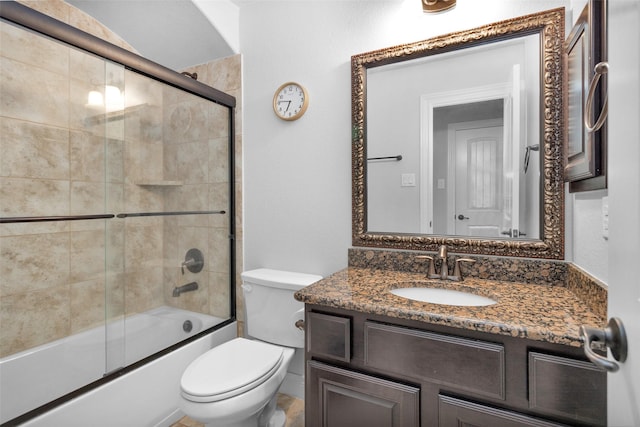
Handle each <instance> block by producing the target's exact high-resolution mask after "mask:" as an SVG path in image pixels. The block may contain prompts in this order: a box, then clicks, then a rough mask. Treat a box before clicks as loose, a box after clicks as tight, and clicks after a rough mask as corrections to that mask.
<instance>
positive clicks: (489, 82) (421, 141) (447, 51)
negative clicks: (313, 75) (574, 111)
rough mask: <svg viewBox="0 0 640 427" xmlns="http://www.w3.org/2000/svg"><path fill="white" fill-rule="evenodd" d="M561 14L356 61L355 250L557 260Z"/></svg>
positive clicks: (560, 241)
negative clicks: (446, 250)
mask: <svg viewBox="0 0 640 427" xmlns="http://www.w3.org/2000/svg"><path fill="white" fill-rule="evenodd" d="M563 39H564V9H554V10H551V11H546V12H541V13H536V14H533V15H528V16H524V17H520V18H514V19H511V20H508V21H502V22H498V23H495V24H491V25H487V26H484V27H480V28H476V29H472V30H468V31H463V32H459V33H452V34H448V35H445V36H440V37H436V38H433V39H429V40H425V41H420V42H416V43H410V44H406V45H401V46H395V47H391V48H387V49H381V50H377V51H373V52H367V53H363V54H360V55H355V56H353V57H352V60H351V70H352V102H353V106H352V114H353V117H352V120H353V145H352V168H353V177H352V178H353V245H354V246H367V247H379V248H396V249H414V250H436V249H437V247H438V246H439V245H441V244H447V245H448V246H449V247H450V249H451V250H452V251H458V252H464V253H476V254H487V255H505V256H523V257H536V258H548V259H563V258H564V209H563V207H564V197H563V177H562V170H563V168H562V166H563V165H562V161H563V157H562V148H561V147H562V135H563V134H562V129H563V127H562V88H563V81H564V76H563V65H562V43H563Z"/></svg>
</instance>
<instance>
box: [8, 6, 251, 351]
mask: <svg viewBox="0 0 640 427" xmlns="http://www.w3.org/2000/svg"><path fill="white" fill-rule="evenodd" d="M24 3H26V4H27V5H29V6H32V7H34V8H37V9H39V10H40V11H44V12H45V13H48V14H50V15H52V16H54V17H56V18H57V19H61V20H63V21H64V22H70V23H72V24H73V25H76V26H77V27H78V28H81V29H87V28H90V29H91V31H92V32H94V33H97V35H100V36H103V38H107V39H108V40H110V41H115V42H116V43H117V44H119V45H121V46H125V47H126V43H124V42H122V41H121V40H119V39H118V38H117V37H116V36H113V35H112V36H110V37H107V35H109V32H108V30H106V29H105V28H104V27H102V26H101V25H96V23H95V21H93V20H92V19H91V18H88V17H86V16H85V15H84V14H82V13H81V12H79V11H77V10H76V9H75V8H73V7H71V6H68V5H67V4H66V3H64V2H61V1H58V0H51V1H37V2H24ZM0 25H1V26H0V30H1V31H2V34H1V35H0V36H1V37H2V54H1V57H0V61H2V62H1V64H0V65H1V68H0V93H1V94H2V96H1V97H0V215H1V216H3V217H7V216H23V215H69V214H89V213H100V212H109V213H115V212H137V211H163V210H185V209H188V210H200V209H206V210H218V209H225V210H226V206H227V203H228V194H227V193H228V178H227V176H228V172H227V171H228V169H227V168H228V166H227V164H226V161H227V153H226V150H227V147H226V139H225V134H226V132H228V128H227V119H226V117H225V115H226V112H224V111H223V110H224V109H223V108H221V107H219V106H216V105H213V104H212V103H209V102H202V101H201V100H196V99H195V97H193V96H188V97H185V96H184V95H179V94H178V91H176V90H174V89H171V88H169V89H167V88H166V87H165V86H163V85H160V84H159V83H157V82H154V81H152V80H149V79H145V78H140V77H137V76H135V75H132V74H131V73H129V72H127V75H126V76H125V71H124V70H122V69H121V68H119V67H107V68H106V70H105V67H104V66H103V65H102V62H101V61H99V60H97V59H95V58H92V57H90V56H88V55H84V54H81V53H78V52H76V51H75V50H69V49H68V48H66V47H60V45H58V44H56V43H53V42H51V41H49V40H46V39H43V38H41V37H38V36H35V35H33V34H30V33H22V32H20V31H18V30H16V29H15V28H14V27H13V26H10V25H8V24H5V23H2V24H0ZM16 40H21V41H22V42H23V43H26V45H27V46H29V48H28V49H25V48H15V49H14V48H12V47H11V46H14V45H15V44H14V43H13V42H14V41H16ZM10 42H11V43H10ZM70 70H72V72H70ZM194 70H197V72H198V74H199V75H200V78H199V80H200V81H202V82H204V83H206V84H209V85H212V86H214V87H216V88H218V89H221V90H223V91H225V92H227V93H231V94H233V95H235V96H236V97H237V99H238V100H240V99H241V96H240V95H241V92H240V91H241V87H240V82H241V79H240V76H241V59H240V56H239V55H237V56H233V57H230V58H224V59H222V60H219V61H214V62H211V63H208V64H203V65H200V66H197V67H194ZM125 79H126V82H127V102H128V106H131V105H134V104H135V105H137V103H138V102H139V99H135V98H136V95H137V94H144V101H145V105H144V106H143V107H138V108H137V109H135V110H134V111H133V112H131V113H128V114H127V118H126V119H125V120H108V121H105V120H104V119H102V118H100V117H103V116H101V115H100V114H99V113H100V112H99V111H90V110H89V109H87V107H86V106H85V104H86V96H87V93H88V91H89V90H92V89H93V88H96V87H100V86H103V85H104V83H105V81H106V82H108V83H110V84H115V85H120V86H121V85H122V83H123V82H124V81H125ZM221 111H223V112H222V113H221ZM240 111H241V109H240V108H238V109H237V110H236V114H237V117H240ZM96 117H99V118H96ZM240 129H241V126H239V120H237V121H236V132H237V136H236V144H237V148H236V156H237V165H236V166H235V171H236V172H235V176H236V179H237V184H236V188H237V189H238V190H236V191H237V194H236V197H237V199H236V200H237V214H236V215H237V217H236V221H237V224H238V226H237V230H236V236H237V238H236V242H237V244H238V250H237V253H238V254H241V250H242V245H241V238H242V231H241V230H242V229H241V224H242V221H241V218H242V210H241V193H240V190H239V189H240V188H241V183H240V178H241V170H240V166H239V165H241V134H242V133H241V131H240ZM105 165H106V166H105ZM168 180H170V181H174V182H172V183H176V181H177V182H178V183H180V184H181V185H176V186H173V185H157V184H158V183H160V184H166V181H168ZM149 184H152V185H149ZM226 221H228V217H227V216H222V215H220V216H213V217H209V216H198V217H195V216H193V217H192V216H189V217H170V218H162V217H159V218H158V217H156V218H127V219H113V220H107V221H101V220H98V221H79V222H46V223H35V224H4V225H2V226H0V255H1V256H0V328H1V330H2V333H1V334H0V357H2V356H6V355H8V354H13V353H15V352H17V351H20V350H24V349H28V348H31V347H33V346H36V345H39V344H42V343H46V342H49V341H52V340H55V339H58V338H61V337H64V336H66V335H69V334H72V333H74V332H77V331H80V330H84V329H87V328H90V327H94V326H95V325H98V324H101V323H103V322H104V317H105V310H106V314H107V316H108V318H113V317H117V316H121V315H122V314H124V313H127V314H129V313H134V312H139V311H144V310H147V309H150V308H153V307H157V306H161V305H173V306H176V307H181V308H186V309H190V310H195V311H199V312H204V313H209V314H212V315H215V316H219V317H226V316H228V315H229V313H228V304H227V302H228V296H229V289H228V288H229V285H228V273H229V267H228V265H229V255H228V251H227V250H226V248H227V241H228V240H227V239H228V234H229V233H228V226H227V224H228V223H227V222H226ZM191 247H197V248H199V249H201V250H202V251H203V253H204V254H205V258H206V262H205V269H204V270H203V271H202V272H201V273H197V274H193V273H189V272H187V273H186V274H185V275H184V276H183V275H182V274H181V273H180V268H179V267H180V262H181V261H182V260H183V259H184V254H185V253H186V251H187V250H188V249H189V248H191ZM241 265H242V259H241V257H240V256H238V259H237V271H238V272H240V271H241V270H242V268H241ZM193 280H197V281H198V283H199V285H200V289H199V290H198V291H197V292H192V293H188V294H183V295H181V296H180V297H179V298H174V297H172V296H171V291H172V289H173V287H174V286H179V285H182V284H185V283H187V282H190V281H193ZM238 283H239V280H238ZM105 289H106V290H107V292H106V303H105ZM239 307H241V304H240V305H239ZM240 318H241V317H240Z"/></svg>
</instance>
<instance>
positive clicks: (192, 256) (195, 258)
mask: <svg viewBox="0 0 640 427" xmlns="http://www.w3.org/2000/svg"><path fill="white" fill-rule="evenodd" d="M185 267H187V270H189V271H190V272H192V273H199V272H201V271H202V268H203V267H204V256H203V255H202V252H201V251H200V250H199V249H196V248H192V249H189V250H188V251H187V254H186V255H185V256H184V261H182V263H181V264H180V271H182V275H183V276H184V268H185Z"/></svg>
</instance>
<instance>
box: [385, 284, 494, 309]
mask: <svg viewBox="0 0 640 427" xmlns="http://www.w3.org/2000/svg"><path fill="white" fill-rule="evenodd" d="M391 293H392V294H394V295H397V296H399V297H403V298H408V299H412V300H415V301H422V302H429V303H432V304H447V305H462V306H467V307H478V306H484V305H492V304H495V303H496V302H497V301H494V300H492V299H491V298H487V297H483V296H480V295H476V294H472V293H469V292H460V291H454V290H451V289H439V288H397V289H392V290H391Z"/></svg>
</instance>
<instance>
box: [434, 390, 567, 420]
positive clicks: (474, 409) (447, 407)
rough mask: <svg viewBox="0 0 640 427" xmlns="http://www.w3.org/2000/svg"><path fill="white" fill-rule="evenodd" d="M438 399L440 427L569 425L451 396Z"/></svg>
mask: <svg viewBox="0 0 640 427" xmlns="http://www.w3.org/2000/svg"><path fill="white" fill-rule="evenodd" d="M438 401H439V404H438V410H439V412H440V417H439V419H440V422H439V423H438V427H562V426H564V427H568V426H566V425H564V424H557V423H553V422H549V421H545V420H540V419H537V418H533V417H529V416H526V415H522V414H518V413H517V412H511V411H505V410H502V409H497V408H491V407H489V406H484V405H479V404H477V403H473V402H467V401H465V400H461V399H456V398H453V397H449V396H442V395H441V396H439V398H438Z"/></svg>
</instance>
